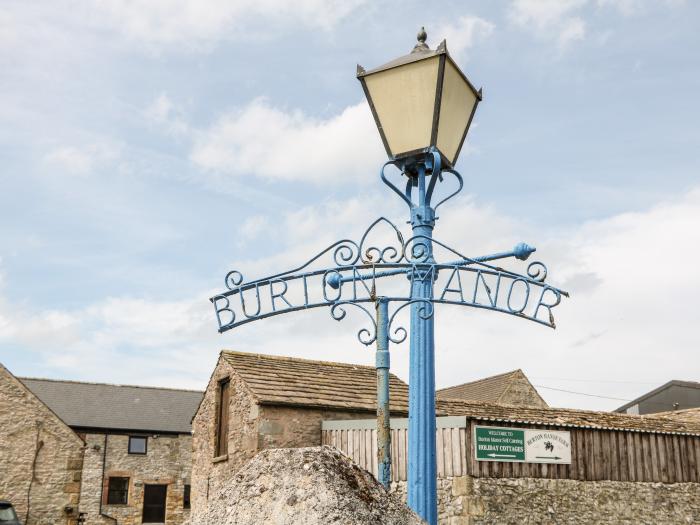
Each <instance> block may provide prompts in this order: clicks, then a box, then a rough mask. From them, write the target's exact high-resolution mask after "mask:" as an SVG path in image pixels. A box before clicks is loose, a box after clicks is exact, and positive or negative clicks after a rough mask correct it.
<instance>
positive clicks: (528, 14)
mask: <svg viewBox="0 0 700 525" xmlns="http://www.w3.org/2000/svg"><path fill="white" fill-rule="evenodd" d="M587 3H588V0H513V2H512V3H511V5H510V7H509V11H508V17H509V19H510V20H511V22H513V23H514V24H516V25H518V26H520V27H522V28H524V29H526V30H528V31H531V32H532V33H533V34H535V35H536V36H537V37H539V38H542V39H547V40H550V39H553V40H555V41H556V42H557V45H558V47H559V48H560V49H563V48H565V47H566V46H567V45H569V44H570V43H571V42H573V41H575V40H581V39H583V37H584V36H585V34H586V23H585V21H584V20H583V19H582V18H581V17H580V16H578V15H577V14H575V13H576V12H577V11H578V10H580V9H581V8H582V7H583V6H585V5H586V4H587Z"/></svg>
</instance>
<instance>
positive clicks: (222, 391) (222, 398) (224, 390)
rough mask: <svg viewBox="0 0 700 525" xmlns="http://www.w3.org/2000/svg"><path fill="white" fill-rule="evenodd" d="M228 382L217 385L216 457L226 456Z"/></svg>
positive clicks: (225, 380)
mask: <svg viewBox="0 0 700 525" xmlns="http://www.w3.org/2000/svg"><path fill="white" fill-rule="evenodd" d="M229 384H230V383H229V380H228V379H224V380H223V381H221V382H220V383H219V407H218V408H219V410H218V414H217V417H216V456H217V457H219V456H223V455H225V454H228V403H229Z"/></svg>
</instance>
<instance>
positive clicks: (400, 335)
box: [387, 299, 435, 344]
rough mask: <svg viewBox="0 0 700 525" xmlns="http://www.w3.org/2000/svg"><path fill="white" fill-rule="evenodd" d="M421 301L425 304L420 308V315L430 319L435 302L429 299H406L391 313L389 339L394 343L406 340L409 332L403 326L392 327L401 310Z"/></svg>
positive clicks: (388, 329)
mask: <svg viewBox="0 0 700 525" xmlns="http://www.w3.org/2000/svg"><path fill="white" fill-rule="evenodd" d="M421 303H422V304H423V307H422V308H419V309H418V316H419V317H420V318H421V319H430V318H431V317H432V316H433V313H434V311H435V308H434V307H433V303H432V302H430V301H428V300H427V299H414V300H413V301H406V302H405V303H403V304H402V305H401V306H399V307H398V308H397V309H396V310H394V313H393V314H391V317H389V322H388V324H387V326H388V328H387V334H388V336H389V341H391V342H392V343H394V344H401V343H403V342H404V341H405V340H406V337H407V336H408V332H407V331H406V329H405V328H404V327H403V326H398V327H396V328H392V327H393V324H394V318H395V317H396V315H397V314H398V313H399V312H400V311H401V310H403V309H404V308H406V307H407V306H410V305H412V304H421Z"/></svg>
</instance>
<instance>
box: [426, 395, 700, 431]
mask: <svg viewBox="0 0 700 525" xmlns="http://www.w3.org/2000/svg"><path fill="white" fill-rule="evenodd" d="M437 411H438V415H440V416H467V417H470V418H472V419H476V420H482V421H489V422H504V423H524V424H530V425H553V426H554V425H555V426H559V427H578V428H597V429H605V430H611V429H612V430H628V431H632V432H651V433H656V434H692V435H700V419H696V420H691V418H684V419H681V418H672V417H668V416H659V414H653V415H648V416H647V415H644V416H635V415H629V414H619V413H617V412H594V411H590V410H575V409H570V408H534V407H522V406H517V407H516V406H509V405H496V404H490V403H470V402H466V401H457V400H447V399H442V400H440V399H438V401H437ZM678 412H681V411H677V412H676V413H678ZM666 414H668V412H667V413H666Z"/></svg>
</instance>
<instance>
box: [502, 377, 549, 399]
mask: <svg viewBox="0 0 700 525" xmlns="http://www.w3.org/2000/svg"><path fill="white" fill-rule="evenodd" d="M498 403H499V404H501V405H514V406H525V407H538V408H547V407H548V406H549V405H547V403H546V402H545V400H544V399H542V397H541V396H540V395H539V394H538V393H537V390H535V387H534V386H532V384H531V383H530V381H528V379H527V377H525V374H523V373H522V372H521V371H519V370H518V371H517V373H514V374H513V376H512V377H511V378H510V379H509V381H508V386H507V387H506V389H505V391H504V392H503V394H501V397H499V398H498Z"/></svg>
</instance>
